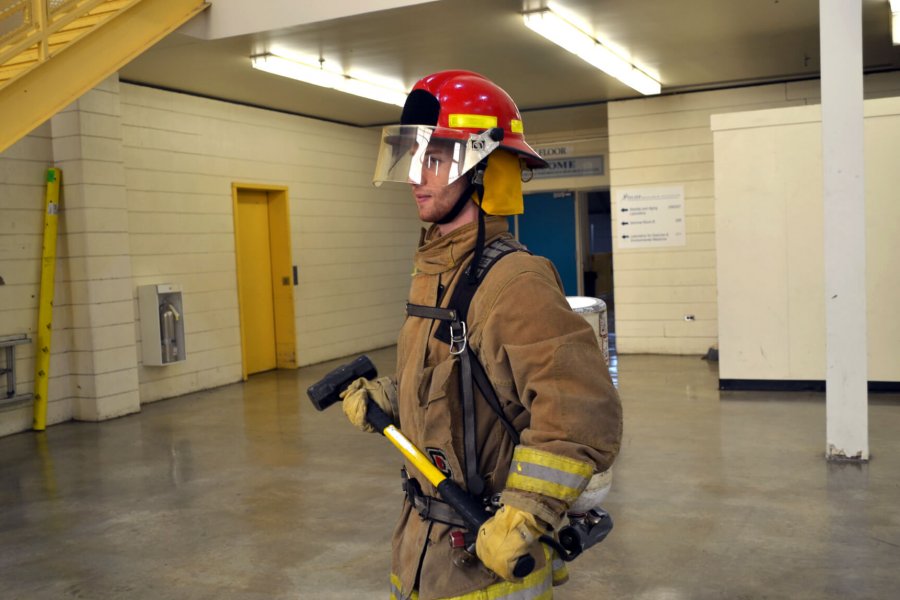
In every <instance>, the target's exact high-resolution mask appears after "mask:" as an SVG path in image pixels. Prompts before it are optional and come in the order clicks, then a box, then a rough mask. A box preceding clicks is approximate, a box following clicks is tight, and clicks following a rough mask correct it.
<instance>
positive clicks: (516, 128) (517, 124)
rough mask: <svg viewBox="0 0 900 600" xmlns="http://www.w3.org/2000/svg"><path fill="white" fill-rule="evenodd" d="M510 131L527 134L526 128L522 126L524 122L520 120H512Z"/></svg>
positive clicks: (510, 121)
mask: <svg viewBox="0 0 900 600" xmlns="http://www.w3.org/2000/svg"><path fill="white" fill-rule="evenodd" d="M509 130H510V131H512V132H513V133H525V126H524V125H522V121H520V120H518V119H510V120H509Z"/></svg>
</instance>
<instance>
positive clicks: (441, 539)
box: [392, 217, 622, 600]
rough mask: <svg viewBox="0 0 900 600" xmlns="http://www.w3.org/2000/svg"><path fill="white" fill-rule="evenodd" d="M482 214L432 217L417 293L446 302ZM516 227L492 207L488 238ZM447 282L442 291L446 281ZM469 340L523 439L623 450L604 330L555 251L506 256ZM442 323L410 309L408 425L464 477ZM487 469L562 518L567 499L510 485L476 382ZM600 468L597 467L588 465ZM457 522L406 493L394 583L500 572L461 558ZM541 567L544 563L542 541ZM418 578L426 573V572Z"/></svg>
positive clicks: (513, 493)
mask: <svg viewBox="0 0 900 600" xmlns="http://www.w3.org/2000/svg"><path fill="white" fill-rule="evenodd" d="M476 231H477V224H476V223H471V224H469V225H465V226H463V227H461V228H459V229H457V230H455V231H453V232H452V233H450V234H448V235H446V236H440V235H439V232H438V230H437V227H435V226H432V227H431V228H430V229H429V231H428V233H427V234H426V235H425V236H424V240H423V243H422V245H421V246H420V247H419V249H418V252H417V253H416V256H415V271H414V274H413V278H412V285H411V289H410V293H409V302H410V303H412V304H422V305H429V306H435V305H437V304H438V301H439V298H440V299H441V300H440V305H441V306H446V305H447V303H448V302H449V299H450V297H451V296H452V293H453V287H454V286H455V284H456V282H457V280H458V279H459V277H460V276H461V275H462V274H463V271H464V270H465V267H466V266H467V265H468V263H469V261H470V260H471V257H472V249H473V247H474V243H475V236H476ZM501 235H504V236H509V233H508V232H507V225H506V219H505V218H498V217H488V218H487V220H486V236H485V239H486V243H490V241H492V240H493V239H495V238H496V237H498V236H501ZM442 288H443V291H441V290H442ZM466 321H467V324H468V334H469V338H468V339H469V343H470V344H472V346H473V347H474V349H475V350H476V353H477V355H478V356H479V358H480V361H481V363H482V364H483V365H484V368H485V371H486V372H487V374H488V376H489V378H490V380H491V382H492V384H493V386H494V388H495V390H496V392H497V394H498V396H499V398H500V403H501V405H502V406H503V409H504V412H505V413H506V415H507V417H508V418H509V419H510V420H511V421H512V422H513V424H514V426H515V427H516V429H517V430H518V431H519V432H520V437H521V441H520V446H523V447H527V448H533V449H536V450H540V451H543V452H545V453H551V454H552V455H556V456H559V457H563V458H565V459H572V460H574V461H578V462H579V464H580V463H587V464H588V465H589V466H590V470H592V471H593V472H600V471H604V470H606V469H608V468H609V467H610V466H611V464H612V462H613V460H614V459H615V456H616V454H617V453H618V451H619V443H620V438H621V432H622V414H621V405H620V403H619V398H618V395H617V392H616V389H615V387H614V386H613V384H612V382H611V380H610V376H609V371H608V369H607V367H606V364H605V362H604V359H603V355H602V353H601V351H600V348H599V345H598V342H597V338H596V336H595V334H594V332H593V330H592V328H591V327H590V325H589V324H588V323H587V321H585V320H584V319H583V318H582V317H581V316H580V315H578V314H576V313H574V312H573V311H572V310H571V309H570V307H569V304H568V302H567V301H566V298H565V296H564V294H563V292H562V286H561V283H560V281H559V278H558V275H557V274H556V271H555V269H554V268H553V266H552V264H551V263H550V261H548V260H547V259H545V258H540V257H537V256H531V255H529V254H527V253H525V252H514V253H512V254H509V255H507V256H505V257H503V258H501V259H500V260H499V261H498V262H497V263H496V264H495V265H494V266H493V268H492V269H491V270H490V271H489V273H488V274H487V276H486V278H485V279H484V281H483V282H482V283H481V285H480V287H479V288H478V291H477V293H476V294H475V297H474V298H473V301H472V304H471V307H470V308H469V313H468V318H467V320H466ZM438 325H439V322H438V321H431V320H428V319H423V318H418V317H407V319H406V322H405V323H404V325H403V328H402V330H401V333H400V337H399V341H398V348H397V374H396V379H397V389H398V395H399V406H400V419H399V421H400V428H401V430H402V431H403V432H404V434H405V435H406V436H407V437H409V438H410V440H411V441H412V442H413V443H414V444H415V445H416V446H418V447H419V448H420V449H423V450H425V449H426V448H432V449H439V450H440V451H442V452H443V454H444V455H445V456H446V458H447V464H448V466H449V469H450V475H451V477H452V478H453V479H454V480H455V481H456V482H457V483H459V484H460V485H462V486H464V485H465V484H464V473H465V465H464V464H463V425H462V401H461V395H460V390H459V385H460V384H459V373H458V370H459V361H458V359H457V358H456V357H453V356H451V355H450V353H449V348H448V346H447V344H445V343H443V342H441V341H439V340H437V339H435V337H434V332H435V328H436V327H437V326H438ZM475 395H476V397H475V405H476V430H477V432H476V433H477V446H478V449H479V472H480V474H481V475H482V477H484V478H485V483H486V488H487V490H486V491H487V492H488V493H490V494H494V493H501V492H502V493H503V495H502V501H503V502H504V503H506V504H511V505H513V506H516V507H517V508H520V509H524V510H528V511H530V512H532V513H534V514H536V515H537V516H539V517H541V518H542V519H543V520H544V521H546V522H548V523H550V524H552V525H554V526H557V525H559V524H560V522H561V520H562V518H563V514H564V512H565V509H566V507H567V504H568V502H566V501H564V500H560V499H558V498H553V497H548V496H545V495H543V494H538V493H534V492H530V491H523V490H520V489H508V488H507V485H506V482H507V475H508V471H509V468H510V462H511V460H512V458H513V452H514V445H513V442H512V440H511V439H510V437H509V435H508V434H507V433H506V431H505V430H504V428H503V425H502V423H501V422H500V420H499V419H498V418H497V417H496V415H495V414H494V413H493V411H492V410H491V409H490V407H489V406H488V405H487V403H486V401H485V400H484V399H483V398H482V397H481V395H480V393H479V392H478V390H477V388H475ZM406 470H407V471H408V472H409V474H410V476H411V477H414V478H415V479H416V480H417V481H418V482H419V484H420V485H421V487H422V490H423V491H424V493H425V494H427V495H431V496H438V497H439V495H438V494H437V492H436V490H435V489H434V488H433V487H432V486H431V485H430V484H429V483H428V481H427V480H426V479H425V477H424V476H422V475H421V473H419V472H418V471H417V470H416V469H415V468H414V467H412V466H411V465H409V464H407V465H406ZM589 472H590V471H589ZM452 529H453V528H452V527H450V526H447V525H443V524H441V523H435V522H432V521H427V520H423V519H422V518H420V517H419V515H418V513H417V512H416V511H415V510H414V509H413V508H412V507H411V506H410V504H409V502H404V506H403V511H402V514H401V517H400V522H399V523H398V525H397V528H396V530H395V532H394V539H393V548H394V550H393V557H392V573H393V577H392V581H393V585H394V593H395V595H396V596H397V597H402V598H406V597H408V596H409V594H410V593H411V592H412V590H413V589H417V590H418V597H419V599H420V600H432V599H435V598H446V597H455V596H459V595H463V594H466V593H469V592H472V591H474V590H479V589H482V588H485V587H487V586H489V585H491V584H493V583H496V582H497V581H499V579H498V578H497V577H496V576H495V575H494V574H493V573H491V572H489V571H488V570H487V569H486V568H485V567H483V566H482V565H481V564H480V563H478V562H477V561H476V562H475V564H473V565H471V566H458V565H456V564H454V560H453V559H454V556H453V554H454V553H455V552H459V551H458V550H453V549H452V548H451V547H450V545H449V541H448V536H449V533H450V531H451V530H452ZM533 555H534V556H535V558H536V560H537V567H536V568H540V567H541V566H543V565H544V564H545V559H544V555H543V553H542V552H541V551H540V549H536V550H535V552H533ZM417 577H418V581H417Z"/></svg>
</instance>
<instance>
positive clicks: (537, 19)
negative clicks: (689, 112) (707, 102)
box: [523, 0, 900, 96]
mask: <svg viewBox="0 0 900 600" xmlns="http://www.w3.org/2000/svg"><path fill="white" fill-rule="evenodd" d="M898 1H900V0H898ZM523 17H524V19H525V26H526V27H528V28H529V29H531V30H532V31H534V32H536V33H539V34H541V35H542V36H544V37H545V38H547V39H548V40H550V41H551V42H553V43H554V44H556V45H558V46H562V47H563V48H565V49H566V50H568V51H569V52H571V53H572V54H575V55H576V56H578V57H579V58H580V59H582V60H584V61H586V62H588V63H590V64H591V65H593V66H594V67H596V68H598V69H600V70H601V71H603V72H604V73H606V74H608V75H612V76H613V77H615V78H616V79H618V80H619V81H621V82H622V83H624V84H625V85H627V86H629V87H631V88H634V89H635V90H637V91H639V92H640V93H642V94H645V95H648V96H649V95H653V94H658V93H659V92H660V91H661V89H662V85H661V84H660V83H659V82H658V81H657V80H656V79H654V78H653V77H651V76H650V75H647V74H646V73H644V72H643V71H642V70H640V69H639V68H637V67H636V66H634V65H633V64H631V63H630V62H628V61H627V60H625V59H623V58H622V57H620V56H619V55H617V54H616V53H614V52H613V51H612V50H610V49H609V48H608V47H606V46H604V45H603V44H602V43H601V42H599V41H597V40H596V39H595V38H594V36H592V35H591V34H588V33H585V32H584V31H583V30H582V29H581V28H579V27H577V26H576V25H573V24H572V23H570V22H569V21H567V20H566V19H564V18H562V17H561V16H559V15H558V14H556V13H555V12H553V11H552V10H550V9H549V8H544V9H542V10H538V11H534V12H526V13H525V14H524V15H523Z"/></svg>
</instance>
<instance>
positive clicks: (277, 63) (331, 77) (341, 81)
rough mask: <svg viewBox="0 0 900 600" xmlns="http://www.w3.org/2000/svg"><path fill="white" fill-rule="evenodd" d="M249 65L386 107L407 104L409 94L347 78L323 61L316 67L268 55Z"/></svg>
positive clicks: (306, 61)
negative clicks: (385, 105)
mask: <svg viewBox="0 0 900 600" xmlns="http://www.w3.org/2000/svg"><path fill="white" fill-rule="evenodd" d="M250 64H251V65H252V66H253V68H254V69H259V70H260V71H266V72H267V73H273V74H275V75H281V76H282V77H290V78H291V79H296V80H298V81H302V82H304V83H311V84H313V85H318V86H321V87H326V88H331V89H335V90H338V91H341V92H345V93H347V94H353V95H355V96H362V97H363V98H368V99H370V100H377V101H378V102H384V103H386V104H396V105H397V106H403V104H404V103H405V102H406V92H405V91H404V90H402V89H396V88H393V87H389V86H388V85H386V84H382V83H377V82H374V81H367V80H365V79H361V78H360V77H359V76H357V75H355V74H354V75H347V74H345V73H343V72H342V71H337V70H334V69H332V68H331V67H326V66H325V61H324V60H320V61H319V64H313V62H312V61H309V60H298V59H295V58H287V57H284V56H279V55H277V54H272V53H266V54H260V55H258V56H251V57H250Z"/></svg>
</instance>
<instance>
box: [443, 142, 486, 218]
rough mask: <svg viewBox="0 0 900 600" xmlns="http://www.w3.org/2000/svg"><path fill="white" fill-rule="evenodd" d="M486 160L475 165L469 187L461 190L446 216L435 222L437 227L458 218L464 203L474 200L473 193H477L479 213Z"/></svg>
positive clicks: (482, 195)
mask: <svg viewBox="0 0 900 600" xmlns="http://www.w3.org/2000/svg"><path fill="white" fill-rule="evenodd" d="M488 158H489V157H487V156H486V157H484V158H483V159H481V161H480V162H479V163H478V164H477V165H475V168H474V169H472V175H470V176H469V185H467V186H466V189H465V190H463V193H462V194H460V196H459V199H458V200H457V201H456V204H454V205H453V208H451V209H450V210H449V211H448V212H447V214H446V215H444V216H443V217H441V218H440V219H439V220H437V221H435V223H437V224H438V225H446V224H447V223H450V222H451V221H453V219H455V218H456V217H458V216H459V213H461V212H462V209H463V208H465V206H466V203H468V202H469V200H474V198H475V192H478V199H479V212H480V210H481V206H480V201H481V200H482V199H483V198H484V172H485V170H486V169H487V161H488Z"/></svg>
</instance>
